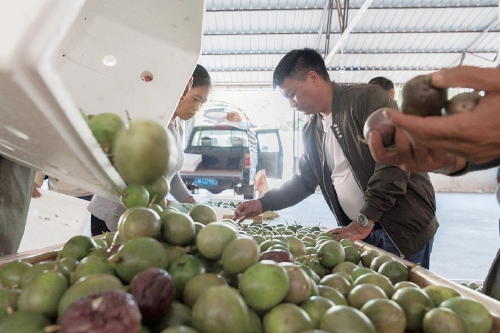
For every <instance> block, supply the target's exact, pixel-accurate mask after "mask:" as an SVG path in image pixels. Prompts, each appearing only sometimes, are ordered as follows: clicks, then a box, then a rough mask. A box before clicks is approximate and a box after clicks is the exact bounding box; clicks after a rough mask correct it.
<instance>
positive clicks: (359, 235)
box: [328, 220, 373, 241]
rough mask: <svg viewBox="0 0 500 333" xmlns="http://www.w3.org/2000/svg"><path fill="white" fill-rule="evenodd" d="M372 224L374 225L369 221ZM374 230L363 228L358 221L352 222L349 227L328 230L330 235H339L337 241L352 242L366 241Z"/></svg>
mask: <svg viewBox="0 0 500 333" xmlns="http://www.w3.org/2000/svg"><path fill="white" fill-rule="evenodd" d="M369 221H370V222H371V223H373V221H372V220H369ZM372 230H373V228H370V227H362V226H360V225H359V224H358V221H357V220H354V221H352V222H351V223H349V225H348V226H347V227H340V228H335V229H331V230H328V233H329V234H338V235H337V238H336V239H335V240H336V241H340V240H341V239H344V238H347V239H350V240H352V241H355V240H363V239H365V238H366V237H367V236H368V235H369V234H370V232H372Z"/></svg>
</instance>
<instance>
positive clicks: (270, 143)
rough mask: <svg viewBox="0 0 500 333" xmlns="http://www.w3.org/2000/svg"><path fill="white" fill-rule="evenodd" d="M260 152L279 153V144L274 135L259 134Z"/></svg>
mask: <svg viewBox="0 0 500 333" xmlns="http://www.w3.org/2000/svg"><path fill="white" fill-rule="evenodd" d="M259 145H260V151H266V152H269V153H279V151H280V148H279V143H278V140H276V134H275V133H259Z"/></svg>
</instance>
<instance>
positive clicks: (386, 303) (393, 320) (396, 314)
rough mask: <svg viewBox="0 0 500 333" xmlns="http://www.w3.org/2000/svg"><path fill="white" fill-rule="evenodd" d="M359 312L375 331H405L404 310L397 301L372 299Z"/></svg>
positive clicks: (379, 332)
mask: <svg viewBox="0 0 500 333" xmlns="http://www.w3.org/2000/svg"><path fill="white" fill-rule="evenodd" d="M361 312H363V313H364V314H365V315H366V316H367V317H368V318H369V319H370V321H371V322H372V323H373V325H374V326H375V328H376V330H377V333H404V331H405V327H406V317H405V312H404V311H403V309H402V308H401V307H400V306H399V305H398V303H396V302H394V301H392V300H390V299H385V298H378V299H372V300H371V301H368V302H366V303H365V305H363V306H362V307H361ZM450 332H451V331H450ZM426 333H428V332H427V331H426Z"/></svg>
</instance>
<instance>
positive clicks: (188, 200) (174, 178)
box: [87, 65, 212, 235]
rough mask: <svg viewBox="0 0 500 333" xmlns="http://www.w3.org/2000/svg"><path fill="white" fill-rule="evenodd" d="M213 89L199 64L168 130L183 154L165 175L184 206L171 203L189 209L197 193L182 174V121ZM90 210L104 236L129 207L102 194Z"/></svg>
mask: <svg viewBox="0 0 500 333" xmlns="http://www.w3.org/2000/svg"><path fill="white" fill-rule="evenodd" d="M191 84H192V86H191ZM189 88H190V89H189ZM211 89H212V83H211V80H210V75H209V74H208V72H207V70H206V69H205V68H204V67H203V66H201V65H197V66H196V68H195V70H194V72H193V76H192V80H190V81H189V83H188V84H187V86H186V89H185V91H184V95H183V97H182V98H181V99H180V101H179V104H178V105H177V107H176V109H175V112H174V114H173V116H172V119H171V121H170V123H169V124H168V130H169V131H171V132H172V134H173V136H174V137H175V139H176V144H177V151H178V154H179V156H178V158H177V161H178V162H177V164H176V165H173V166H171V167H169V170H170V174H168V175H165V177H166V178H167V180H168V181H169V182H170V194H171V195H172V196H173V197H174V198H175V199H176V200H177V201H178V202H179V203H183V204H184V205H180V204H178V203H176V202H170V201H169V202H168V205H169V206H174V207H176V208H179V209H186V207H189V204H194V203H195V200H194V198H193V196H192V195H191V193H190V192H189V191H188V189H187V188H186V185H185V184H184V182H183V181H182V179H181V177H180V174H179V171H180V169H181V168H182V165H183V163H184V144H183V139H184V132H183V127H182V125H183V124H182V122H183V121H187V120H189V119H191V118H193V117H194V116H195V115H196V113H197V112H198V111H199V110H200V108H201V106H202V105H203V103H205V102H206V101H207V98H208V95H209V93H210V91H211ZM87 209H88V211H89V212H90V213H92V215H93V216H92V218H91V231H92V235H100V234H102V233H104V232H106V231H116V230H117V226H118V220H119V218H120V216H121V214H123V212H125V207H123V206H122V205H121V204H120V203H117V202H114V201H111V200H108V199H105V198H103V197H101V196H99V195H94V197H93V198H92V200H91V202H90V204H89V206H88V208H87Z"/></svg>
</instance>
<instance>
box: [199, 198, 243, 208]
mask: <svg viewBox="0 0 500 333" xmlns="http://www.w3.org/2000/svg"><path fill="white" fill-rule="evenodd" d="M206 204H207V205H209V206H210V207H214V208H229V209H233V210H234V209H236V208H238V206H239V205H240V204H241V201H233V200H221V201H207V202H206Z"/></svg>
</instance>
